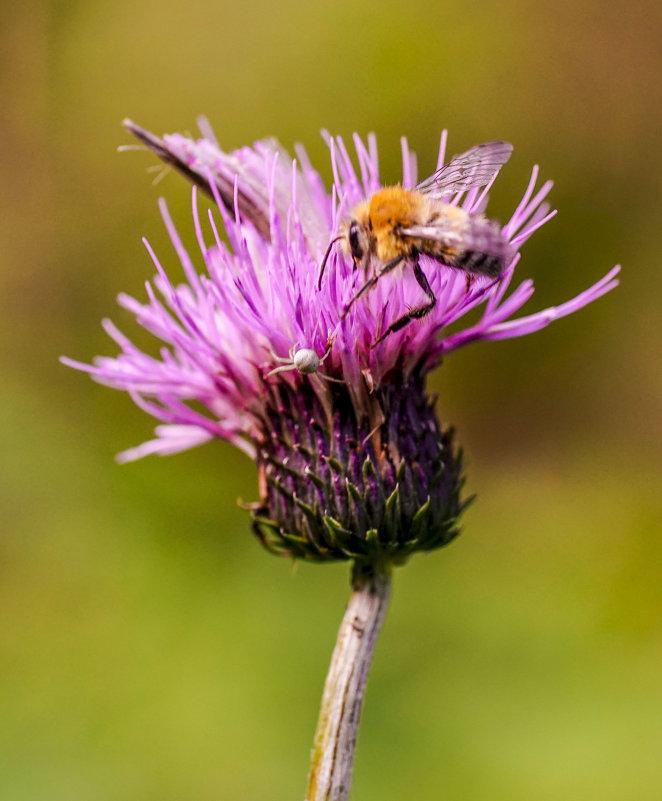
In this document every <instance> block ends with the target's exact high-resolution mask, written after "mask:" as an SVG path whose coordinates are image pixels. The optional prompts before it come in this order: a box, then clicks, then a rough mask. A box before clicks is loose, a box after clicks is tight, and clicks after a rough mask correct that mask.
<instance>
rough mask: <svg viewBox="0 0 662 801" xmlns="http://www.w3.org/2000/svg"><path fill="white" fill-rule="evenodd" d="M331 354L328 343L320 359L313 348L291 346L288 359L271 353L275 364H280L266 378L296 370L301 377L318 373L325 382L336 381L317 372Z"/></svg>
mask: <svg viewBox="0 0 662 801" xmlns="http://www.w3.org/2000/svg"><path fill="white" fill-rule="evenodd" d="M330 352H331V343H329V344H328V345H327V347H326V350H325V351H324V355H323V356H322V358H321V359H320V357H319V356H318V355H317V351H316V350H313V348H297V346H296V345H292V347H291V348H290V353H289V358H285V357H284V356H276V354H275V353H274V352H273V350H272V351H271V355H272V356H273V358H274V359H275V360H276V361H277V362H282V364H281V366H280V367H275V368H274V369H273V370H270V371H269V372H268V373H267V376H270V375H275V374H276V373H284V372H286V371H287V370H297V371H298V372H299V373H301V375H311V374H312V373H318V374H319V375H320V376H321V377H322V378H325V379H326V380H327V381H338V379H337V378H331V377H330V376H328V375H324V374H323V373H320V372H319V369H320V365H321V364H322V362H323V361H324V360H325V359H326V357H327V356H328V355H329V353H330Z"/></svg>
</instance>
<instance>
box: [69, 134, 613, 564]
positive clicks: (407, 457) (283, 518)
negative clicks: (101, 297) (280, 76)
mask: <svg viewBox="0 0 662 801" xmlns="http://www.w3.org/2000/svg"><path fill="white" fill-rule="evenodd" d="M126 124H127V127H129V130H131V131H132V132H133V133H134V134H136V135H137V136H138V137H139V138H140V139H142V141H143V142H145V143H146V144H147V145H148V147H150V148H151V149H152V150H154V151H155V152H156V153H157V154H158V155H159V156H160V157H161V158H162V159H163V160H165V161H166V162H168V163H170V164H172V165H174V166H175V167H176V168H177V169H178V170H180V171H181V172H183V173H184V174H185V175H186V176H187V177H188V178H189V179H190V180H191V181H192V182H193V183H194V184H195V185H197V186H198V187H200V188H202V189H203V190H204V191H205V192H206V193H207V194H208V195H209V196H210V197H211V198H212V199H213V200H214V201H215V205H214V208H213V209H212V210H210V211H209V212H208V214H207V215H206V219H203V216H204V215H202V214H201V213H200V211H199V209H198V201H197V195H196V190H195V187H194V191H193V224H194V228H195V233H196V237H197V242H198V246H199V253H196V254H195V255H194V256H191V255H189V253H187V252H186V250H185V249H184V247H183V245H182V242H181V240H180V238H179V236H178V233H177V231H176V229H175V226H174V224H173V222H172V220H171V218H170V216H169V214H168V211H167V208H166V206H165V203H164V202H163V201H161V202H160V208H161V213H162V215H163V218H164V221H165V224H166V227H167V229H168V233H169V235H170V238H171V240H172V243H173V245H174V249H175V252H176V254H177V257H178V259H179V261H180V263H181V267H182V269H183V272H184V278H185V281H184V282H183V283H177V282H175V280H174V279H172V278H170V277H169V272H166V269H165V267H164V266H163V264H162V262H161V261H160V260H159V258H158V257H157V255H156V254H155V253H154V251H153V250H152V248H151V247H150V245H149V243H147V242H145V246H146V248H147V250H148V252H149V255H150V257H151V258H152V260H153V263H154V266H155V268H156V276H155V278H154V279H153V281H152V282H151V283H150V282H148V283H146V298H145V299H144V300H143V301H138V300H136V299H134V298H132V297H129V296H127V295H120V296H119V303H120V305H121V306H122V307H124V308H125V309H126V310H128V311H129V312H130V313H132V314H133V315H134V316H135V318H136V319H137V321H138V322H139V324H140V325H142V326H143V327H144V328H146V329H147V330H148V331H150V332H151V333H152V334H153V335H154V336H155V337H156V338H157V339H159V340H160V341H161V342H162V343H163V347H162V348H161V352H160V355H159V356H158V357H154V356H151V355H148V354H146V353H144V352H142V351H140V350H139V349H138V348H136V347H135V346H134V345H133V344H132V342H131V341H130V340H129V339H127V337H125V336H124V335H123V334H122V333H120V331H119V330H118V329H117V328H116V327H115V326H114V325H113V324H112V323H111V322H109V321H105V323H104V326H105V328H106V331H107V332H108V334H109V335H110V336H111V337H112V338H113V339H114V340H115V342H116V343H117V345H118V346H119V349H120V353H119V355H118V356H116V357H114V358H108V357H98V358H97V359H95V361H94V364H93V365H85V364H81V363H79V362H74V361H72V360H69V359H64V360H63V361H65V363H66V364H68V365H70V366H73V367H76V368H79V369H82V370H85V371H87V372H88V373H90V374H91V375H92V376H93V377H94V378H95V379H96V380H97V381H100V382H101V383H104V384H107V385H109V386H112V387H114V388H116V389H122V390H126V391H127V392H128V393H129V394H130V395H131V397H132V399H133V400H134V402H135V403H136V404H138V406H140V407H141V408H142V409H144V410H145V411H146V412H148V413H149V414H150V415H152V416H153V417H155V418H156V419H157V420H159V421H160V425H158V426H157V428H156V438H155V439H154V440H151V441H149V442H146V443H144V444H143V445H140V446H138V447H137V448H133V449H131V450H129V451H126V452H124V453H123V454H121V455H120V457H119V458H120V460H121V461H130V460H133V459H137V458H139V457H142V456H145V455H147V454H150V453H158V454H169V453H175V452H177V451H181V450H184V449H187V448H190V447H193V446H195V445H199V444H201V443H203V442H205V441H208V440H211V439H214V438H221V439H225V440H227V441H229V442H231V443H232V444H233V445H235V446H236V447H238V448H240V449H241V450H242V451H243V452H244V453H246V454H247V455H248V456H249V457H250V458H252V459H254V460H255V461H256V463H257V466H258V475H259V490H260V501H259V502H258V503H257V504H255V505H254V508H253V519H254V528H255V530H256V533H257V534H258V536H259V537H260V539H261V540H262V542H263V543H264V544H265V545H266V546H267V547H268V548H269V549H270V550H273V551H275V552H278V553H282V554H287V555H292V556H297V557H302V558H310V559H318V560H324V559H342V558H356V559H365V560H376V559H384V560H387V561H399V560H400V561H401V560H403V559H405V558H406V557H407V556H408V555H409V554H410V553H411V552H413V551H415V550H421V549H423V550H429V549H431V548H434V547H437V546H440V545H443V544H445V543H446V542H448V541H449V540H450V539H451V538H452V537H453V536H454V535H455V534H456V533H457V519H458V516H459V514H460V512H461V510H462V508H463V506H464V501H463V500H462V499H461V498H460V489H461V485H462V463H461V454H460V453H459V452H458V451H457V449H456V447H455V445H454V442H453V435H452V431H451V430H444V429H443V428H442V427H441V425H440V424H439V422H438V419H437V416H436V413H435V410H434V408H433V403H432V401H431V400H430V398H429V397H428V396H427V394H426V392H425V377H426V374H427V372H428V371H429V370H431V369H433V368H434V367H436V366H437V365H439V364H440V363H441V361H442V359H443V358H444V357H445V356H446V355H448V354H449V353H451V352H453V351H455V350H457V349H459V348H460V347H462V346H463V345H466V344H468V343H469V342H473V341H477V340H489V339H504V338H508V337H516V336H521V335H523V334H528V333H531V332H533V331H536V330H538V329H540V328H543V327H544V326H546V325H547V324H548V323H550V322H551V321H552V320H555V319H558V318H560V317H563V316H565V315H567V314H570V313H572V312H574V311H576V310H578V309H580V308H582V307H583V306H585V305H586V304H588V303H590V302H591V301H593V300H595V299H596V298H597V297H599V296H600V295H602V294H604V293H605V292H608V291H609V290H610V289H612V288H613V287H614V286H615V284H616V280H615V278H614V276H615V275H616V272H617V271H618V268H615V269H614V270H612V271H610V272H609V273H608V274H607V275H606V276H605V277H604V278H603V279H601V280H600V281H599V282H598V283H597V284H595V285H594V286H592V287H591V288H590V289H588V290H586V291H585V292H583V293H582V294H580V295H579V296H577V297H576V298H574V299H573V300H570V301H568V302H566V303H564V304H562V305H561V306H557V307H554V308H548V309H545V310H544V311H541V312H537V313H533V314H530V315H526V316H520V317H515V316H514V315H515V314H516V313H517V312H518V311H519V310H520V309H521V307H522V306H523V305H524V304H525V303H526V302H527V300H528V299H529V298H530V296H531V294H532V292H533V283H532V281H530V280H528V279H527V280H524V281H522V282H521V283H519V284H517V285H516V286H515V287H514V289H512V288H511V285H512V283H513V276H514V272H515V269H516V267H517V265H518V263H519V260H520V255H519V249H520V247H521V246H522V244H523V243H524V242H525V241H526V240H527V239H528V238H529V237H530V236H531V234H532V233H533V232H534V231H535V230H536V229H537V228H539V227H540V226H541V225H543V224H544V223H545V222H546V221H547V220H548V219H549V218H550V217H551V216H552V215H553V212H550V211H549V207H548V205H547V203H546V202H545V198H546V196H547V194H548V192H549V190H550V188H551V182H547V183H545V184H543V185H542V186H541V187H540V188H537V178H538V171H537V168H534V170H533V173H532V176H531V181H530V182H529V185H528V186H527V188H526V190H525V193H524V196H523V197H522V200H521V201H520V203H519V204H518V206H517V208H516V209H515V211H514V213H513V215H512V216H511V218H510V220H509V221H508V222H507V223H506V224H505V225H504V226H503V227H502V229H501V234H500V235H501V237H502V238H503V241H504V242H507V243H508V253H509V261H508V263H507V265H506V269H505V272H504V273H503V275H502V276H501V278H500V279H499V280H497V281H495V280H491V279H488V278H485V277H481V278H478V279H476V280H474V281H472V282H471V283H468V282H467V277H466V273H464V272H462V271H460V270H456V269H453V268H451V267H446V266H443V265H442V264H440V262H439V261H438V260H436V259H432V258H429V257H426V256H424V255H421V257H420V265H421V268H422V269H424V271H425V273H426V275H427V279H428V281H429V286H430V289H431V290H432V292H433V293H434V295H435V297H436V300H437V302H436V305H435V307H434V308H433V309H432V310H431V311H430V312H429V313H428V314H426V315H425V316H424V317H423V318H422V319H420V320H415V321H412V322H410V323H409V324H407V325H405V326H403V327H402V328H400V329H399V330H397V331H393V332H392V333H390V334H388V336H386V337H384V338H383V339H382V340H381V341H378V340H379V339H380V337H381V336H382V335H383V333H384V331H386V330H387V329H388V327H389V325H391V323H392V322H393V321H394V320H397V319H399V318H400V317H401V316H402V315H403V314H405V313H406V312H407V310H408V309H410V308H412V307H416V306H420V304H421V300H422V298H421V295H422V291H421V286H420V285H419V284H418V283H417V282H416V281H415V280H414V278H413V276H412V275H410V271H408V270H404V271H403V270H397V271H393V272H392V273H391V274H389V275H385V276H384V277H383V278H381V280H380V281H378V282H377V283H376V285H375V286H374V288H373V289H371V291H369V292H366V293H365V294H364V295H362V296H361V297H360V299H358V300H357V301H356V302H354V303H353V304H352V305H351V308H350V309H349V311H346V307H347V304H348V303H349V301H350V300H351V299H352V298H353V296H354V295H355V294H356V292H357V291H358V289H360V287H361V286H362V284H363V282H364V281H365V275H364V274H363V272H362V271H361V270H356V269H355V265H354V264H353V262H352V259H351V258H349V257H348V256H347V255H345V253H344V252H343V251H342V249H334V250H332V251H331V252H330V257H329V261H328V265H327V269H326V274H325V278H324V281H323V282H322V283H321V286H320V287H319V288H318V286H317V281H318V274H319V269H320V263H321V261H322V257H323V255H324V253H325V250H326V248H327V246H328V244H329V241H330V240H331V238H332V237H333V236H334V235H335V234H336V233H337V231H338V229H339V227H340V226H341V224H342V221H343V220H344V219H346V217H347V215H348V213H349V211H350V210H351V209H352V208H353V207H354V206H356V205H357V204H359V203H360V202H361V201H363V200H365V198H367V197H370V196H371V195H372V194H373V193H374V192H376V191H377V190H378V189H379V188H380V186H381V185H380V181H379V171H378V160H377V149H376V144H375V139H374V137H373V136H369V137H368V140H367V144H365V143H364V142H363V141H362V140H361V139H360V138H359V137H358V136H355V137H354V149H355V159H356V164H357V166H358V169H357V167H355V166H354V162H353V161H352V158H351V157H350V154H349V152H348V149H347V147H346V146H345V143H344V142H343V140H342V139H340V138H332V137H329V136H327V143H328V145H329V149H330V154H331V164H332V168H333V176H334V183H333V188H332V191H331V194H329V193H328V192H327V191H326V189H325V188H324V185H323V182H322V180H321V178H320V176H319V175H318V173H317V172H316V171H315V170H314V169H313V168H312V166H311V165H310V162H309V160H308V158H307V156H306V153H305V151H304V150H303V148H300V147H298V148H297V151H296V152H297V159H292V158H291V157H290V156H289V155H288V154H287V153H286V152H285V151H284V150H283V149H282V148H281V147H280V146H279V145H278V144H277V143H276V142H275V141H273V140H265V141H261V142H257V143H256V144H255V145H254V146H253V147H245V148H242V149H240V150H237V151H234V152H232V153H224V152H223V151H222V150H221V149H220V148H219V146H218V145H217V144H216V142H215V141H214V140H213V139H212V138H211V137H207V138H203V139H199V140H193V139H190V138H187V137H183V136H180V135H177V134H174V135H170V136H164V137H163V139H158V138H156V137H154V136H153V135H151V134H149V133H147V132H146V131H144V130H142V129H140V128H138V127H137V126H135V125H134V124H133V123H130V122H127V123H126ZM444 147H445V136H444V137H442V146H441V153H440V156H439V163H440V164H443V163H444V160H445V156H444ZM402 150H403V180H402V185H403V186H404V187H412V186H414V185H415V184H416V180H417V179H416V160H415V158H414V155H413V154H412V153H411V152H410V151H409V150H408V148H407V144H406V142H405V141H404V140H403V143H402ZM488 188H489V187H476V188H472V189H469V190H468V191H466V192H459V193H456V194H455V196H453V197H452V198H449V199H448V202H449V203H451V204H453V205H456V206H460V207H461V208H462V209H464V210H465V211H466V212H468V213H469V214H470V215H475V214H478V213H482V212H483V211H484V210H485V207H486V203H487V189H488ZM223 230H224V232H225V238H224V237H223V233H222V231H223ZM423 300H425V298H424V297H423ZM473 310H480V316H479V317H478V320H477V321H474V322H473V323H472V324H471V325H469V326H467V327H465V328H461V327H459V326H458V325H454V324H457V323H458V321H459V320H460V319H461V318H463V317H464V316H465V315H466V314H467V313H468V312H471V311H473ZM451 326H452V331H451V330H450V329H451ZM376 342H377V343H378V344H375V343H376Z"/></svg>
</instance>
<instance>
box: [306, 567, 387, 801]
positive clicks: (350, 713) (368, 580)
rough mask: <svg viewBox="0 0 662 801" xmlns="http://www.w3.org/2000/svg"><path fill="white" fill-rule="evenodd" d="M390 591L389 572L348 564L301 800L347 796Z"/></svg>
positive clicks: (324, 800) (322, 800)
mask: <svg viewBox="0 0 662 801" xmlns="http://www.w3.org/2000/svg"><path fill="white" fill-rule="evenodd" d="M390 587H391V571H390V568H388V567H376V566H375V565H363V564H359V563H355V564H354V566H353V571H352V595H351V598H350V599H349V604H348V605H347V611H346V612H345V616H344V618H343V621H342V623H341V625H340V630H339V632H338V639H337V641H336V647H335V649H334V651H333V656H332V658H331V665H330V667H329V673H328V675H327V677H326V684H325V685H324V695H323V696H322V708H321V710H320V716H319V721H318V723H317V730H316V732H315V740H314V742H313V753H312V759H311V765H310V775H309V777H308V792H307V793H306V801H346V799H347V797H348V795H349V788H350V785H351V782H352V766H353V764H354V749H355V747H356V735H357V731H358V726H359V718H360V716H361V707H362V705H363V695H364V691H365V684H366V680H367V678H368V670H369V668H370V663H371V662H372V654H373V651H374V649H375V643H376V642H377V635H378V634H379V630H380V628H381V626H382V621H383V619H384V613H385V612H386V607H387V606H388V600H389V594H390Z"/></svg>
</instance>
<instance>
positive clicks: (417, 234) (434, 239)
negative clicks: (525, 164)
mask: <svg viewBox="0 0 662 801" xmlns="http://www.w3.org/2000/svg"><path fill="white" fill-rule="evenodd" d="M512 150H513V146H512V145H511V144H510V143H508V142H487V143H485V144H482V145H476V146H475V147H472V148H470V149H469V150H467V151H465V152H464V153H460V154H459V155H457V156H453V158H452V159H451V160H450V161H449V162H448V163H447V164H445V165H444V166H443V167H441V168H440V169H439V170H437V172H435V173H434V174H433V175H431V176H430V177H429V178H426V179H425V180H424V181H422V182H421V183H419V184H418V185H417V186H416V187H414V188H413V189H405V188H404V187H403V186H399V185H398V186H387V187H384V188H382V189H380V190H378V191H377V192H375V193H374V194H373V195H372V196H371V197H369V198H367V199H366V200H364V201H363V202H362V203H359V204H358V206H355V208H354V209H353V210H352V211H351V213H350V214H349V216H348V217H347V218H346V219H345V220H344V221H343V223H342V225H341V230H340V233H339V235H338V236H336V237H334V238H333V239H332V240H331V242H330V243H329V246H328V248H327V250H326V253H325V255H324V259H323V260H322V264H321V266H320V272H319V278H318V289H321V287H322V276H323V275H324V268H325V267H326V262H327V260H328V258H329V255H330V253H331V249H332V248H333V245H334V244H335V243H336V242H338V241H341V242H342V247H343V250H344V252H345V253H346V254H347V255H349V256H351V257H352V260H353V261H354V268H355V269H356V268H357V267H361V268H362V269H363V270H364V271H365V272H368V269H369V267H370V265H371V263H372V262H373V260H376V261H377V262H379V266H378V267H377V268H376V269H375V271H374V273H373V275H372V277H371V278H369V279H368V280H367V281H366V282H365V283H364V284H363V286H362V287H361V288H360V289H359V290H358V292H356V294H355V295H354V297H353V298H352V299H351V300H350V301H349V303H348V304H347V306H346V307H345V309H344V310H343V313H342V315H341V319H344V317H345V316H346V315H347V312H348V311H349V309H350V308H351V307H352V306H353V304H354V303H355V302H356V301H357V300H358V299H359V298H360V297H361V296H362V295H364V294H365V293H366V292H368V291H369V290H370V289H372V288H373V287H374V286H375V284H376V283H377V281H379V279H380V278H381V277H382V276H384V275H386V274H387V273H390V272H391V271H392V270H394V269H395V268H396V267H397V266H398V265H400V264H402V263H403V262H408V263H409V264H411V266H412V269H413V273H414V277H415V278H416V281H417V282H418V285H419V286H420V287H421V289H422V290H423V292H424V293H425V295H426V297H427V302H426V303H425V304H423V305H421V306H416V307H414V308H412V309H410V310H409V311H408V312H407V313H406V314H404V315H402V317H399V318H398V319H397V320H396V321H395V322H394V323H392V324H391V325H390V326H389V327H388V329H387V330H386V331H385V332H384V333H383V334H382V336H381V337H380V338H379V339H378V340H377V341H376V342H375V343H374V344H375V345H376V344H378V343H379V342H381V341H382V340H383V339H385V338H386V337H387V336H388V335H389V334H390V333H392V332H393V331H398V330H399V329H401V328H404V326H405V325H407V323H409V322H410V321H411V320H415V319H420V318H421V317H425V315H426V314H429V313H430V312H431V311H432V309H433V308H434V306H435V304H436V302H437V298H436V296H435V294H434V292H433V291H432V289H431V287H430V284H429V282H428V279H427V277H426V276H425V273H424V272H423V270H422V269H421V266H420V264H419V255H420V254H424V255H426V256H429V257H430V258H432V259H434V260H435V261H437V262H439V263H440V264H443V265H446V266H448V267H455V268H457V269H459V270H464V271H465V272H466V273H467V285H469V283H470V280H471V277H472V276H474V275H485V276H488V277H490V278H494V279H497V278H499V276H500V275H501V274H502V273H503V271H504V269H505V266H506V263H507V261H508V259H509V257H510V255H511V251H510V246H509V244H508V242H507V241H506V240H505V239H504V237H503V236H502V235H501V229H500V227H499V224H498V223H497V222H496V221H495V220H491V219H488V218H487V217H485V216H484V215H483V214H479V213H475V214H470V213H469V212H467V211H465V210H464V209H461V208H459V207H458V206H455V205H453V204H451V203H449V202H448V200H449V198H450V196H451V195H452V194H454V193H456V192H465V191H467V190H469V189H476V188H480V187H484V186H486V185H487V184H489V183H490V182H491V181H492V179H493V178H494V177H495V176H496V174H497V172H498V171H499V170H500V169H501V167H502V166H503V165H504V164H505V163H506V162H507V161H508V159H509V158H510V154H511V153H512Z"/></svg>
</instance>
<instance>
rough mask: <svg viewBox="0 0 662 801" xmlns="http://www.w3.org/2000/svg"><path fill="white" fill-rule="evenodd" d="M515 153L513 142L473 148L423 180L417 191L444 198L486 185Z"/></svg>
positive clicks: (492, 143) (487, 144)
mask: <svg viewBox="0 0 662 801" xmlns="http://www.w3.org/2000/svg"><path fill="white" fill-rule="evenodd" d="M512 152H513V146H512V145H511V144H510V142H485V144H482V145H476V146H475V147H470V148H469V150H466V151H465V152H464V153H460V154H459V155H457V156H453V158H452V159H451V160H450V161H449V162H448V164H444V166H443V167H441V168H440V169H439V170H437V172H435V173H434V174H433V175H431V176H430V177H429V178H426V179H425V180H424V181H421V183H420V184H418V186H417V187H416V189H417V190H418V191H419V192H422V193H423V194H425V195H430V196H431V197H433V198H437V199H441V198H443V197H447V196H448V195H451V194H453V193H454V192H466V190H467V189H475V188H477V187H481V186H485V185H486V184H488V183H489V182H490V181H491V180H492V178H493V177H494V175H495V174H496V173H497V172H498V171H499V170H500V169H501V167H503V165H504V164H505V163H506V162H507V161H508V159H509V158H510V154H511V153H512Z"/></svg>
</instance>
